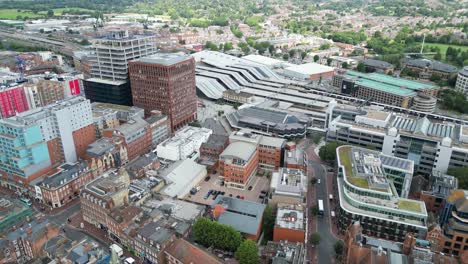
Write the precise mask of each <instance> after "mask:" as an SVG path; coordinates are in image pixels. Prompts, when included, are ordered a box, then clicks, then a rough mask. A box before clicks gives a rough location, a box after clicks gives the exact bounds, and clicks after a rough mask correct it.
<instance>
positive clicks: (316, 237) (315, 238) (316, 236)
mask: <svg viewBox="0 0 468 264" xmlns="http://www.w3.org/2000/svg"><path fill="white" fill-rule="evenodd" d="M309 243H311V244H312V245H314V246H316V245H318V244H320V235H319V234H318V233H312V234H311V235H310V237H309Z"/></svg>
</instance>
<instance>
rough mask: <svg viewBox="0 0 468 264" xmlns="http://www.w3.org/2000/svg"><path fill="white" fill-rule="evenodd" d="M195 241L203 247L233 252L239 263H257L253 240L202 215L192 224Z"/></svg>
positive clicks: (256, 249) (257, 258) (256, 250)
mask: <svg viewBox="0 0 468 264" xmlns="http://www.w3.org/2000/svg"><path fill="white" fill-rule="evenodd" d="M193 236H194V238H195V241H196V242H198V243H200V244H202V245H203V246H205V247H214V248H217V249H221V250H227V251H230V252H235V254H234V256H235V257H236V259H237V260H238V261H239V263H240V264H257V263H258V261H259V257H258V248H257V245H256V244H255V242H253V241H252V240H249V239H246V240H243V238H242V235H241V233H239V232H238V231H236V230H235V229H234V228H233V227H231V226H227V225H223V224H220V223H218V222H215V221H211V220H209V219H208V218H205V217H202V218H200V219H198V220H197V221H196V222H195V223H194V224H193Z"/></svg>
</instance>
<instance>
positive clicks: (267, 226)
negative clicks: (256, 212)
mask: <svg viewBox="0 0 468 264" xmlns="http://www.w3.org/2000/svg"><path fill="white" fill-rule="evenodd" d="M274 227H275V216H274V215H273V209H272V208H271V206H269V205H268V206H267V207H266V208H265V211H264V212H263V222H262V229H263V235H264V239H265V240H272V239H273V228H274Z"/></svg>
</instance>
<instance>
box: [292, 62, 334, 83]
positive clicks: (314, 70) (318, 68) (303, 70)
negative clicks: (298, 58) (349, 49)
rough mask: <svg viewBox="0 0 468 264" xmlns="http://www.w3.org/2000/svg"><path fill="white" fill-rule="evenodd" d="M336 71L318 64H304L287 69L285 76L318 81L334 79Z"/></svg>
mask: <svg viewBox="0 0 468 264" xmlns="http://www.w3.org/2000/svg"><path fill="white" fill-rule="evenodd" d="M334 73H335V69H334V68H332V67H328V66H325V65H321V64H318V63H314V62H311V63H304V64H300V65H294V66H291V67H287V68H285V69H284V71H283V75H285V76H287V77H289V78H293V79H297V80H317V79H320V78H329V77H332V76H333V74H334Z"/></svg>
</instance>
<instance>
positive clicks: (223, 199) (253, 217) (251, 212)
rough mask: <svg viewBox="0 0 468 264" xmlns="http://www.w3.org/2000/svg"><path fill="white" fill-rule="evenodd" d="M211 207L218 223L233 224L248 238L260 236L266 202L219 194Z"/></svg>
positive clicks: (253, 238) (255, 239)
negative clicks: (261, 202)
mask: <svg viewBox="0 0 468 264" xmlns="http://www.w3.org/2000/svg"><path fill="white" fill-rule="evenodd" d="M211 207H212V208H213V217H214V218H215V220H216V221H217V222H218V223H221V224H225V225H228V226H232V227H233V228H234V229H236V230H237V231H239V232H241V233H242V235H244V236H245V237H246V238H248V239H252V240H254V241H257V240H258V238H259V237H260V233H261V230H262V219H263V212H264V211H265V207H266V206H265V205H264V204H260V203H255V202H250V201H246V200H240V199H236V198H232V197H227V196H221V195H219V196H218V197H217V198H216V200H215V201H214V203H213V205H212V206H211Z"/></svg>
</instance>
